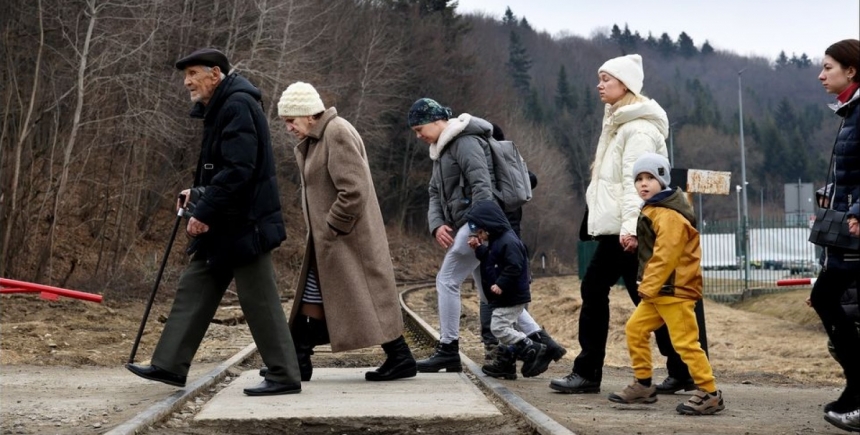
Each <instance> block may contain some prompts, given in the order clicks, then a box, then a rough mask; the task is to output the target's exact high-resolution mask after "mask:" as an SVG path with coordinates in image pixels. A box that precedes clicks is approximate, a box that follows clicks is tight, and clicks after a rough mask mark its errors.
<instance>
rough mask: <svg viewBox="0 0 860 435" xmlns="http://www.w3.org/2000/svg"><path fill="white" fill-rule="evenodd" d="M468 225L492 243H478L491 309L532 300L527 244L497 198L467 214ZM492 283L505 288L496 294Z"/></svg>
mask: <svg viewBox="0 0 860 435" xmlns="http://www.w3.org/2000/svg"><path fill="white" fill-rule="evenodd" d="M466 220H467V221H468V223H469V227H470V228H472V227H476V228H480V229H483V230H485V231H487V232H488V233H489V236H490V237H489V244H487V245H481V246H478V248H477V249H475V256H476V257H478V259H479V260H481V286H482V287H483V291H484V295H485V296H486V297H487V303H488V304H489V305H490V307H491V308H495V307H510V306H514V305H519V304H525V303H529V302H531V292H530V289H529V262H528V256H527V253H526V247H525V245H524V244H523V242H522V241H521V240H520V239H519V237H517V235H516V233H514V230H513V229H512V228H511V225H510V223H509V222H508V220H507V218H506V217H505V213H504V212H503V211H502V209H501V208H500V207H499V205H498V204H497V203H496V202H495V201H492V200H490V201H478V202H477V203H475V204H474V205H473V206H472V208H471V209H470V210H469V211H468V212H467V213H466ZM493 284H496V285H498V286H499V287H500V288H501V289H502V294H500V295H497V294H495V293H493V292H492V291H490V287H492V286H493Z"/></svg>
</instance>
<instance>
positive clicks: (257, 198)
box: [126, 48, 302, 396]
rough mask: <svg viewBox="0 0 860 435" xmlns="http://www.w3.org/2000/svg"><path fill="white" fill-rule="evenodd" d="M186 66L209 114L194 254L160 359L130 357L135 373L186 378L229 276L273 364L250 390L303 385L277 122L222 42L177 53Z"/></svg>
mask: <svg viewBox="0 0 860 435" xmlns="http://www.w3.org/2000/svg"><path fill="white" fill-rule="evenodd" d="M176 68H177V69H179V70H181V71H184V73H185V82H184V83H185V87H186V89H188V92H189V93H190V94H191V101H192V102H193V103H194V108H193V109H192V111H191V116H192V117H193V118H200V119H203V144H202V146H201V149H200V157H199V159H198V161H197V171H196V174H195V178H194V183H193V188H192V189H189V190H184V191H183V192H182V193H183V194H185V198H186V204H177V207H180V206H185V205H187V203H188V201H189V197H191V203H193V204H194V207H193V216H192V217H191V218H190V220H189V221H188V226H187V227H186V232H187V233H188V235H189V236H190V237H191V238H192V240H191V243H190V245H189V248H188V251H187V252H188V253H189V254H190V255H192V257H191V262H190V264H189V265H188V267H186V269H185V270H184V271H183V273H182V276H181V277H180V278H179V288H178V289H177V291H176V297H175V299H174V301H173V307H172V309H171V311H170V315H169V316H168V318H167V323H166V324H165V325H164V331H163V332H162V334H161V337H160V339H159V341H158V345H157V346H156V348H155V352H154V353H153V355H152V365H148V366H144V365H137V364H128V365H127V366H126V367H127V368H128V369H129V370H130V371H131V372H132V373H134V374H136V375H138V376H140V377H142V378H145V379H149V380H153V381H159V382H163V383H165V384H169V385H175V386H179V387H182V386H185V380H186V377H187V375H188V370H189V368H190V366H191V361H192V359H193V358H194V354H195V353H196V352H197V348H198V347H199V346H200V342H201V341H202V340H203V336H204V335H205V333H206V329H207V328H208V326H209V322H210V321H211V320H212V317H213V316H214V315H215V311H216V310H217V309H218V304H219V303H220V301H221V298H222V297H223V295H224V292H225V291H226V290H227V286H228V285H229V284H230V282H231V281H233V280H234V279H235V280H236V292H237V294H238V296H239V304H240V305H241V307H242V311H243V313H244V314H245V319H246V320H247V322H248V327H249V329H250V330H251V335H252V336H253V337H254V341H255V342H256V344H257V348H258V349H259V351H260V356H261V357H262V359H263V362H264V363H265V364H266V366H268V368H269V370H268V373H267V374H266V377H265V379H264V380H263V381H262V383H260V384H259V385H257V386H256V387H253V388H246V389H245V390H244V392H245V394H247V395H249V396H268V395H275V394H290V393H298V392H301V390H302V387H301V380H300V374H299V366H298V361H297V359H296V352H295V347H294V345H293V339H292V336H291V335H290V330H289V327H288V326H287V318H286V315H285V314H284V310H283V309H282V308H281V302H280V297H279V294H278V289H277V286H276V284H275V272H274V269H273V267H272V256H271V251H272V250H273V249H274V248H276V247H277V246H278V245H280V244H281V242H283V241H284V240H285V239H286V231H285V229H284V220H283V216H282V215H281V203H280V199H279V195H278V184H277V179H276V178H275V164H274V158H273V156H272V146H271V140H270V138H269V126H268V123H267V121H266V116H265V114H264V113H263V110H262V106H261V103H260V97H261V94H260V91H259V90H258V89H257V88H256V87H254V85H252V84H251V83H250V82H249V81H248V80H247V79H246V78H244V77H242V76H240V75H239V74H236V73H235V72H234V73H233V74H230V62H229V61H228V60H227V57H226V56H225V55H224V54H223V53H221V52H220V51H218V50H215V49H211V48H205V49H201V50H197V51H195V52H193V53H191V54H190V55H188V56H187V57H185V58H183V59H180V60H179V62H177V63H176Z"/></svg>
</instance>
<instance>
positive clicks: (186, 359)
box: [152, 253, 301, 384]
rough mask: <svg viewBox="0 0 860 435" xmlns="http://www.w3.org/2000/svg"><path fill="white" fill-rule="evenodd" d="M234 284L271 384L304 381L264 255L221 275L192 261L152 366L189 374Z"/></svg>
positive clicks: (221, 271) (201, 262)
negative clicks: (198, 350)
mask: <svg viewBox="0 0 860 435" xmlns="http://www.w3.org/2000/svg"><path fill="white" fill-rule="evenodd" d="M233 279H235V280H236V293H237V294H238V296H239V305H241V307H242V312H243V313H244V314H245V319H246V321H247V322H248V328H249V329H250V330H251V335H252V336H253V337H254V342H255V343H256V344H257V348H258V349H259V351H260V356H261V357H262V358H263V363H264V364H265V365H266V366H267V367H268V368H269V373H268V374H267V375H266V379H268V380H271V381H275V382H280V383H285V384H298V383H299V382H301V379H300V375H299V365H298V361H297V360H296V350H295V348H294V346H293V339H292V336H291V335H290V330H289V327H288V326H287V316H286V315H285V314H284V310H283V308H282V307H281V300H280V296H279V294H278V288H277V286H276V283H275V271H274V269H273V267H272V255H271V253H265V254H263V255H260V256H259V257H257V258H256V259H254V260H253V261H252V262H250V263H248V264H245V265H242V266H239V267H235V268H232V269H230V268H221V269H219V270H217V271H213V270H212V269H210V268H209V267H207V266H206V261H205V259H198V258H196V257H194V258H192V260H191V264H189V265H188V267H186V268H185V270H184V271H183V272H182V276H180V278H179V288H178V289H177V290H176V297H175V299H174V300H173V307H172V308H171V309H170V315H169V316H168V317H167V322H166V323H165V324H164V331H162V333H161V338H159V340H158V345H157V346H156V347H155V352H154V353H153V354H152V364H153V365H156V366H158V367H160V368H162V369H164V370H167V371H169V372H171V373H175V374H177V375H187V374H188V369H189V368H190V367H191V361H192V359H193V358H194V354H195V353H197V349H198V348H199V347H200V342H201V341H203V336H204V335H205V334H206V330H207V329H208V328H209V323H210V322H211V321H212V318H213V317H214V316H215V312H216V310H218V304H219V303H220V302H221V298H222V297H223V296H224V292H225V291H226V290H227V286H229V285H230V282H231V281H233Z"/></svg>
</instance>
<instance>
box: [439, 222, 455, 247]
mask: <svg viewBox="0 0 860 435" xmlns="http://www.w3.org/2000/svg"><path fill="white" fill-rule="evenodd" d="M436 243H438V244H439V246H441V247H443V248H445V249H448V248H449V247H450V246H451V245H452V244H454V230H452V229H451V227H449V226H448V225H440V226H439V228H436Z"/></svg>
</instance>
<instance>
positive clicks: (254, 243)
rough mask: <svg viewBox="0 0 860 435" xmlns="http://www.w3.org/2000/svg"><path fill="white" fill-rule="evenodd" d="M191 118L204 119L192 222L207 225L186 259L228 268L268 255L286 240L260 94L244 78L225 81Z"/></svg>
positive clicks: (192, 245)
mask: <svg viewBox="0 0 860 435" xmlns="http://www.w3.org/2000/svg"><path fill="white" fill-rule="evenodd" d="M191 117H193V118H202V119H203V143H202V147H201V149H200V157H199V160H198V162H197V172H196V174H195V177H194V187H205V190H204V193H203V194H202V196H201V197H200V198H199V199H198V201H197V204H196V207H195V209H194V217H195V218H197V220H199V221H201V222H203V223H205V224H207V225H209V231H208V232H206V233H204V234H202V235H200V236H198V237H196V238H195V239H194V240H193V241H192V243H191V245H190V246H189V248H188V253H189V254H194V253H196V254H197V255H205V256H206V259H207V263H208V264H209V266H210V267H219V266H227V267H233V266H238V265H241V264H243V263H247V262H248V261H250V260H252V259H253V258H254V257H256V256H258V255H260V254H262V253H265V252H269V251H271V250H272V249H274V248H275V247H277V246H278V245H280V244H281V242H283V241H284V240H285V239H286V230H285V228H284V219H283V216H282V215H281V202H280V196H279V194H278V182H277V178H276V175H275V162H274V156H273V154H272V144H271V139H270V137H269V125H268V122H267V121H266V116H265V114H264V113H263V108H262V103H261V94H260V91H259V90H258V89H257V88H256V87H254V85H252V84H251V82H249V81H248V80H247V79H246V78H244V77H242V76H240V75H238V74H231V75H229V76H227V78H226V79H224V81H222V82H221V84H219V85H218V88H217V89H216V90H215V94H214V95H213V96H212V99H211V100H210V101H209V104H208V105H206V106H204V105H203V104H200V103H197V104H196V105H195V106H194V108H193V109H192V111H191Z"/></svg>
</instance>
